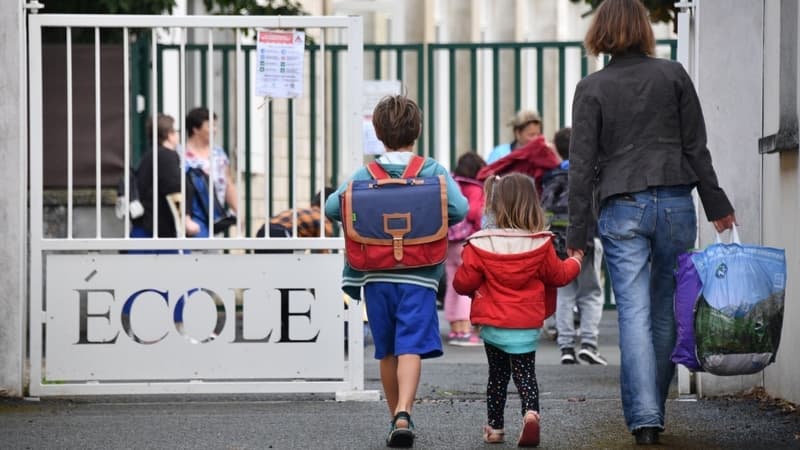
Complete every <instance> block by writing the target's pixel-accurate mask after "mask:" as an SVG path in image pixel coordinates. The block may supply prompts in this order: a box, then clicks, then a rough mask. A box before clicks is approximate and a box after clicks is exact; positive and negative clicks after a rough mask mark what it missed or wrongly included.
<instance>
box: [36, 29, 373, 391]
mask: <svg viewBox="0 0 800 450" xmlns="http://www.w3.org/2000/svg"><path fill="white" fill-rule="evenodd" d="M164 29H172V30H178V31H179V33H180V35H182V36H184V42H183V44H181V45H180V46H179V50H178V51H179V54H180V68H179V69H180V70H179V72H180V79H181V81H180V85H181V88H180V89H181V92H180V98H181V105H180V112H179V115H178V116H177V119H178V120H177V122H178V123H181V122H182V117H184V116H185V113H186V111H187V105H186V92H185V90H186V86H187V83H186V67H187V65H186V58H185V56H186V53H185V44H186V38H185V36H186V35H187V34H188V32H190V31H191V32H192V33H194V34H195V35H203V36H204V40H205V42H206V43H207V49H208V54H209V55H213V52H214V41H215V36H219V34H220V33H223V32H228V33H233V34H234V35H235V39H236V46H235V50H234V51H235V68H234V69H233V70H234V71H235V74H236V77H235V79H234V80H232V81H231V85H229V86H225V87H224V88H225V89H229V90H234V91H235V102H234V103H235V105H236V108H237V116H238V117H243V116H244V115H245V114H244V104H245V101H246V100H248V101H249V99H248V96H251V95H252V93H251V92H245V84H244V83H243V82H242V81H243V80H245V79H249V74H248V73H245V61H244V57H243V55H244V53H243V51H242V48H241V47H242V41H243V40H245V39H248V37H247V36H248V34H250V35H251V36H252V31H253V30H255V29H259V30H260V29H274V30H284V31H286V30H297V29H304V30H305V31H306V33H309V34H311V33H316V35H315V39H317V42H318V44H319V45H321V46H323V47H324V45H325V34H326V33H324V30H338V32H339V33H340V35H342V36H344V38H345V39H346V43H347V45H346V50H345V51H344V54H343V58H344V60H345V61H346V64H345V65H344V67H343V68H342V71H341V73H340V74H339V76H341V77H343V79H344V80H345V86H346V91H347V95H346V96H344V97H343V101H344V104H343V106H342V109H341V111H343V114H342V115H341V117H339V119H338V120H339V124H340V128H341V132H342V133H344V134H345V135H346V136H347V140H348V142H350V143H352V144H353V146H352V147H351V148H352V152H351V153H350V154H348V155H346V156H345V157H343V158H342V161H337V163H338V164H341V165H342V166H344V167H345V168H346V169H347V170H349V169H350V168H352V167H355V166H356V165H360V164H361V163H362V156H361V153H360V151H359V149H360V148H361V132H362V117H361V107H362V105H361V92H362V82H363V81H362V80H363V75H362V70H363V69H362V67H363V61H362V60H363V50H362V48H363V42H362V40H363V37H362V22H361V18H359V17H311V16H305V17H244V16H237V17H226V16H194V17H172V16H125V15H116V16H101V15H46V14H43V15H36V14H33V15H30V16H29V26H28V52H29V53H28V55H29V70H30V71H29V86H30V110H29V111H30V122H29V127H30V128H29V129H30V157H29V164H30V179H29V181H30V194H29V203H30V219H29V220H30V222H29V224H30V263H29V274H30V285H29V286H30V292H29V298H30V303H29V312H30V314H29V315H30V322H29V331H30V334H29V336H30V338H29V339H30V340H29V343H30V367H31V370H30V395H32V396H57V395H100V394H102V395H106V394H161V393H176V394H178V393H181V394H182V393H271V392H335V393H336V394H337V399H345V400H346V399H377V392H375V391H365V390H364V376H363V328H362V322H361V321H362V312H361V309H360V307H351V308H346V307H345V304H344V301H343V300H344V299H343V296H342V293H341V289H340V285H339V280H340V276H341V269H342V264H343V258H342V255H341V253H339V252H340V250H341V249H342V248H343V240H342V239H341V238H335V237H331V236H326V235H325V232H324V228H323V230H321V233H320V236H319V237H315V238H302V239H296V238H286V239H276V238H269V237H266V238H262V239H256V238H246V237H239V236H238V235H237V233H236V232H235V231H234V232H232V233H230V235H228V236H225V237H213V236H212V237H210V238H207V239H191V238H187V237H185V236H183V235H181V236H180V237H178V238H149V239H131V238H129V237H128V236H129V232H130V221H129V220H128V219H129V214H130V213H129V212H125V215H124V217H123V221H124V232H123V233H117V234H114V233H109V232H108V231H107V230H108V229H109V227H108V226H107V225H108V222H110V221H115V220H116V221H118V220H119V219H117V218H116V217H113V215H112V216H110V217H109V216H108V215H107V214H106V211H104V208H103V204H104V203H105V202H106V199H104V198H103V189H102V187H103V186H107V185H108V184H109V183H108V181H109V180H108V179H107V178H108V174H107V173H106V175H105V176H104V172H108V167H109V164H112V163H113V161H114V158H117V163H119V162H120V161H121V163H122V164H123V166H122V167H130V165H131V162H132V160H131V148H130V142H131V136H130V133H131V127H130V114H128V113H127V112H128V111H131V105H132V102H136V101H137V99H132V98H130V92H131V90H130V77H129V74H130V73H131V67H130V66H129V65H130V58H129V56H130V55H129V49H130V43H131V40H132V39H141V38H142V36H148V37H150V39H151V42H152V44H153V45H154V46H155V44H156V42H157V39H156V35H157V33H159V32H161V31H162V30H164ZM315 30H316V31H315ZM245 31H249V33H245ZM54 33H55V34H59V33H60V34H61V36H63V39H62V41H61V42H63V44H61V45H58V46H55V48H53V47H52V46H48V47H47V48H45V47H44V46H43V38H44V37H45V36H52V35H53V34H54ZM87 34H88V36H90V37H91V36H92V35H93V37H94V39H93V40H92V41H93V43H92V44H90V45H89V46H88V48H89V49H90V53H89V55H90V56H91V55H92V54H93V58H90V59H91V64H93V68H94V70H93V75H90V76H88V77H79V78H80V79H75V76H74V73H76V69H77V68H76V67H74V65H76V64H83V63H81V61H83V60H81V59H79V58H78V57H77V56H76V55H74V54H73V51H74V50H75V49H76V48H77V47H78V44H77V43H75V44H74V43H73V36H79V35H80V36H86V35H87ZM101 36H103V37H102V38H101ZM108 36H110V38H109V40H110V41H114V42H115V46H116V47H120V46H121V48H122V57H121V58H118V59H117V61H118V63H119V65H120V66H121V67H117V66H114V65H113V64H112V63H109V62H108V61H109V59H108V58H106V55H107V52H108V47H109V45H106V44H105V43H102V42H108V40H106V37H108ZM101 43H102V44H101ZM81 45H82V46H83V47H84V50H85V47H86V45H84V44H81ZM324 55H325V53H324V52H321V54H320V55H319V60H318V61H313V64H319V65H320V66H321V67H325V64H326V61H325V60H324ZM53 59H58V60H60V61H62V63H63V64H64V67H63V72H61V73H62V74H63V76H61V79H63V83H62V84H60V85H57V87H58V89H65V92H63V95H65V102H64V104H63V111H62V112H61V113H60V114H56V119H53V116H51V115H46V114H45V111H46V110H47V108H46V107H45V106H50V103H49V102H52V101H53V100H51V99H50V97H49V96H48V95H49V94H51V93H52V92H54V91H53V89H54V88H53V87H52V85H47V86H46V85H45V84H44V81H43V80H44V79H45V78H46V77H44V76H43V72H44V71H46V70H47V71H51V70H53V67H55V66H53V64H52V63H53V61H52V60H53ZM207 62H208V64H206V67H207V70H208V75H209V78H213V74H214V71H215V68H214V60H213V59H209V60H208V61H207ZM306 63H308V61H306ZM250 67H253V68H254V69H255V66H250ZM147 70H149V71H150V72H151V74H152V77H151V79H152V80H157V79H159V73H160V72H159V71H160V70H161V67H158V64H157V62H156V61H154V62H153V64H151V65H150V67H148V69H147ZM104 71H109V73H111V72H114V71H116V72H117V73H121V76H122V80H121V81H122V87H123V88H122V89H121V93H120V98H119V101H121V102H122V107H121V108H120V110H121V111H125V112H126V113H124V114H121V115H120V116H119V117H116V119H117V120H119V121H120V123H121V125H122V127H121V134H120V135H117V136H110V137H109V136H107V135H106V134H104V133H103V130H104V129H106V128H107V127H114V126H118V125H119V124H114V123H111V122H110V121H112V120H114V119H115V117H113V115H109V114H104V113H103V111H102V108H103V107H106V106H105V105H109V103H108V102H104V99H103V93H104V92H106V91H105V88H106V85H107V83H109V82H113V81H114V80H111V81H109V77H108V76H106V77H103V72H104ZM90 73H92V72H90ZM303 73H304V72H300V76H302V75H303ZM49 75H51V74H49ZM47 78H52V77H47ZM56 78H59V77H56ZM301 82H302V83H305V84H306V86H305V88H306V89H308V85H309V84H310V85H311V86H314V88H315V89H319V90H322V91H323V92H324V89H325V83H326V80H325V77H324V76H321V77H317V78H315V79H308V78H307V77H304V80H302V81H301ZM87 85H88V86H89V94H88V95H87V94H85V93H82V94H79V95H78V96H76V95H75V94H74V92H75V89H76V88H77V87H80V86H84V87H86V86H87ZM151 92H152V94H153V96H154V97H155V96H156V86H155V83H154V84H153V86H152V91H151ZM306 92H307V91H306ZM214 93H215V91H214V89H213V88H212V87H211V86H209V90H208V92H207V98H208V107H209V110H210V111H209V113H210V115H211V116H212V117H213V116H214V115H215V114H216V112H215V111H214V104H215V102H214ZM321 98H324V96H323V97H321ZM302 101H303V100H302V97H301V98H297V99H291V100H288V102H290V103H294V102H297V103H300V102H302ZM315 101H316V99H315ZM87 103H88V104H89V105H91V107H90V108H88V110H89V111H90V113H89V114H88V116H87V117H83V116H81V117H77V116H76V114H75V110H76V108H75V107H76V105H78V104H80V105H84V106H85V105H86V104H87ZM270 103H271V102H270ZM306 104H307V100H306ZM111 105H113V102H112V103H111ZM189 106H190V107H191V106H196V105H189ZM319 111H320V113H319V114H320V115H321V116H325V115H326V114H327V112H326V111H327V109H326V108H325V106H324V103H322V104H320V105H319ZM91 112H93V114H92V113H91ZM151 113H152V115H153V118H155V114H156V111H154V110H151ZM109 116H112V117H109ZM290 120H291V117H290ZM107 121H109V122H107ZM238 123H239V125H238V126H237V132H236V137H235V139H234V140H233V145H232V147H233V148H232V149H228V152H229V154H230V155H231V156H232V158H237V157H238V158H239V161H241V160H242V159H241V154H242V152H243V151H244V146H245V145H246V143H245V140H244V138H243V136H244V134H245V133H244V122H243V121H241V120H240V121H238ZM325 123H326V121H325V120H324V118H323V120H320V124H321V126H322V127H324V124H325ZM58 126H60V127H61V128H60V129H61V130H63V134H62V133H60V132H54V131H53V130H54V129H56V130H58V129H59V128H58ZM179 127H180V133H181V142H182V144H183V145H184V148H185V142H186V130H184V129H183V128H184V127H183V126H179ZM45 133H47V135H46V134H45ZM210 133H211V134H212V136H211V139H210V140H211V142H214V138H213V133H214V130H213V127H212V130H211V131H210ZM87 134H88V135H89V136H91V135H92V134H93V135H94V141H93V142H92V143H91V144H89V145H88V147H89V148H87V145H86V144H85V143H84V141H83V140H78V139H77V137H78V135H87ZM153 137H155V134H154V135H153ZM115 139H116V140H117V141H114V140H115ZM45 141H47V142H49V143H53V142H58V141H61V142H60V143H59V144H60V146H62V147H63V148H64V153H63V154H60V155H54V154H53V152H52V151H48V152H45ZM109 142H112V144H113V143H115V142H116V143H115V145H116V146H117V147H119V148H121V149H122V151H121V153H119V154H110V153H112V152H111V151H110V150H109V149H110V148H112V147H114V145H111V144H109ZM50 150H51V149H50ZM45 154H47V158H45ZM87 155H88V157H87ZM109 161H112V163H110V162H109ZM182 162H183V161H182ZM289 163H290V164H291V167H292V168H294V167H295V165H296V164H297V161H296V156H294V157H293V159H292V160H291V161H289ZM112 165H113V164H112ZM311 165H313V166H316V171H315V174H314V176H315V177H318V179H317V180H316V183H317V184H316V185H317V186H323V185H324V181H323V180H325V179H326V171H327V170H328V168H329V167H330V165H331V161H330V158H329V156H328V154H327V152H326V148H325V146H322V147H321V148H320V149H318V151H317V152H316V156H315V159H313V160H312V164H311ZM153 171H154V173H158V158H154V162H153ZM125 173H126V175H125V177H124V178H125V180H124V181H125V182H126V185H127V184H128V183H129V181H130V180H129V177H130V175H129V174H128V171H127V170H126V171H125ZM45 174H47V175H45ZM290 174H292V177H291V183H292V184H291V189H292V191H293V192H294V191H295V189H296V187H295V186H296V185H297V184H298V180H299V179H301V178H305V179H306V180H305V181H306V182H307V178H308V175H307V174H301V173H299V172H298V171H293V172H290ZM87 177H88V178H89V179H93V180H94V182H93V184H92V185H90V186H85V185H83V186H81V185H80V183H78V180H80V179H83V180H85V179H87ZM183 177H185V174H184V175H182V178H183ZM233 178H234V180H235V181H236V183H237V184H238V185H239V186H242V170H236V171H235V173H234V174H233ZM154 179H157V177H154ZM182 181H185V180H182ZM154 183H155V181H154ZM181 185H182V186H183V185H184V183H183V182H182V183H181ZM54 189H55V190H58V191H60V192H63V195H62V198H63V200H64V201H63V203H59V204H58V205H56V206H55V207H54V206H53V204H52V203H53V200H52V199H51V198H50V197H48V195H47V194H46V191H53V190H54ZM183 189H185V187H184V188H182V190H183ZM153 191H154V192H155V189H153ZM213 191H214V189H213V187H212V188H211V189H209V203H211V200H212V199H211V198H210V197H211V195H213V193H212V192H213ZM86 192H88V194H86ZM182 194H185V193H183V192H182ZM266 194H267V195H265V197H266V198H269V197H270V195H269V193H266ZM79 195H83V196H84V197H86V196H88V203H89V209H90V211H91V210H92V209H93V211H92V213H91V214H89V216H90V218H91V219H90V220H88V221H85V223H80V222H79V220H83V219H82V218H81V217H83V215H80V217H79V214H77V212H76V210H77V208H78V207H77V206H76V205H77V204H76V202H75V199H76V198H78V196H79ZM239 196H240V199H239V204H240V205H241V204H242V201H241V191H240V194H239ZM184 198H185V197H184ZM295 198H297V197H296V196H295ZM84 201H86V199H84ZM153 202H154V204H155V203H156V199H155V196H154V198H153ZM181 203H183V202H181ZM292 206H295V205H292ZM296 206H298V207H299V206H304V205H303V203H302V202H298V204H297V205H296ZM84 209H85V208H84ZM105 209H108V208H105ZM185 209H186V206H185V205H181V206H180V207H179V210H178V211H177V212H175V213H174V216H175V220H176V222H180V221H181V218H182V217H185V214H186V211H185ZM269 213H270V211H269V208H268V207H267V209H266V214H265V217H268V216H269ZM157 214H158V213H157V212H156V213H155V216H156V217H154V223H157V222H158V217H157ZM46 215H47V216H48V217H49V219H46V217H45V216H46ZM53 215H55V216H57V218H59V219H60V220H57V222H60V223H62V224H63V230H60V231H59V230H57V231H53V230H52V229H46V227H47V224H48V223H49V224H52V222H53V220H52V216H53ZM84 219H85V218H84ZM238 220H239V224H238V227H239V229H241V226H242V223H241V215H240V216H239V219H238ZM295 227H296V225H295ZM87 230H88V231H87ZM234 230H235V229H234ZM295 231H296V229H295ZM181 234H183V233H181ZM252 249H273V250H274V249H284V250H287V249H288V250H293V251H294V252H293V253H290V254H270V255H265V254H250V253H248V251H249V250H252ZM136 250H164V251H166V250H172V251H176V252H174V253H175V254H129V253H128V252H130V251H136ZM345 327H347V330H345Z"/></svg>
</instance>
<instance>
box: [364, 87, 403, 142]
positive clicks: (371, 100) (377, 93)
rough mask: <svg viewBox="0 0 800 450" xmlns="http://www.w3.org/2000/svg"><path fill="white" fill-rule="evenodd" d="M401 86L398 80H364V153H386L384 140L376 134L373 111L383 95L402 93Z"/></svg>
mask: <svg viewBox="0 0 800 450" xmlns="http://www.w3.org/2000/svg"><path fill="white" fill-rule="evenodd" d="M400 88H401V85H400V81H397V80H365V81H364V104H363V106H362V109H361V110H362V113H363V116H364V121H363V123H362V132H363V134H364V136H363V140H364V154H366V155H380V154H383V153H384V151H385V150H384V148H383V142H381V141H380V139H378V136H377V135H375V127H374V126H373V125H372V111H373V110H374V109H375V107H376V106H377V105H378V102H379V101H381V99H382V98H383V97H385V96H387V95H398V94H400Z"/></svg>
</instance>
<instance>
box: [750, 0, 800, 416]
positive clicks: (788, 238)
mask: <svg viewBox="0 0 800 450" xmlns="http://www.w3.org/2000/svg"><path fill="white" fill-rule="evenodd" d="M755 3H761V2H758V1H756V2H755ZM780 3H781V2H773V1H764V39H763V41H764V64H763V77H764V81H763V105H764V106H763V109H764V116H763V134H764V135H771V134H774V133H775V132H776V131H777V130H778V117H779V114H778V113H779V111H778V105H779V103H780V98H779V96H780V95H781V93H780V92H779V90H778V85H779V81H780V77H779V67H780V55H779V42H780V40H779V36H780V34H779V33H780V19H781V17H780V9H779V8H780ZM798 20H800V18H798V17H795V18H794V22H795V24H796V23H798ZM787 44H788V45H790V47H789V48H790V51H793V52H795V53H798V51H800V44H798V42H797V41H795V42H792V43H787ZM781 45H782V44H781ZM798 61H800V59H798ZM795 82H796V83H797V84H798V86H800V81H798V80H795ZM763 161H764V163H763V173H764V176H763V195H764V202H763V205H764V206H763V214H762V227H763V242H764V245H769V246H774V247H782V248H785V249H786V261H787V275H788V276H787V280H788V282H787V288H786V300H785V306H784V308H785V309H784V318H783V333H782V335H781V348H780V349H779V350H778V358H777V360H776V362H775V364H773V365H772V366H770V367H767V369H766V370H765V371H764V387H765V388H766V390H767V392H769V393H770V394H772V395H774V396H777V397H780V398H784V399H787V400H789V401H792V402H795V403H800V358H798V357H797V353H796V352H794V351H793V350H794V348H793V344H794V343H795V342H798V341H800V329H798V327H796V326H795V324H796V323H798V321H800V288H798V282H797V280H800V232H798V227H797V226H796V225H795V224H796V223H797V220H798V219H800V173H799V172H800V165H799V164H798V154H797V151H796V150H795V151H788V152H782V153H775V154H768V155H764V158H763Z"/></svg>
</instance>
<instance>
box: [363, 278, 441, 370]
mask: <svg viewBox="0 0 800 450" xmlns="http://www.w3.org/2000/svg"><path fill="white" fill-rule="evenodd" d="M364 301H366V302H367V319H368V320H369V327H370V330H371V331H372V337H373V339H374V340H375V359H383V358H384V357H386V356H388V355H395V356H398V355H419V356H420V357H421V358H422V359H425V358H435V357H437V356H442V338H441V336H440V335H439V316H438V315H437V313H436V292H435V291H434V290H433V289H431V288H426V287H422V286H417V285H415V284H408V283H386V282H372V283H367V284H365V285H364Z"/></svg>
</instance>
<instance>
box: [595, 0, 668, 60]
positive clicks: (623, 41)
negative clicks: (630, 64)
mask: <svg viewBox="0 0 800 450" xmlns="http://www.w3.org/2000/svg"><path fill="white" fill-rule="evenodd" d="M655 45H656V41H655V37H653V28H652V27H651V26H650V20H649V19H648V12H647V8H645V7H644V5H643V4H642V2H641V1H639V0H604V1H603V3H601V4H600V7H598V8H597V10H596V11H595V13H594V19H592V24H591V25H590V26H589V31H587V32H586V37H585V38H584V39H583V46H584V47H586V52H587V53H588V54H590V55H594V56H597V55H600V54H601V53H608V54H610V55H612V56H613V55H619V54H621V53H625V52H626V51H638V52H642V53H644V54H646V55H650V56H652V55H654V54H655Z"/></svg>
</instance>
